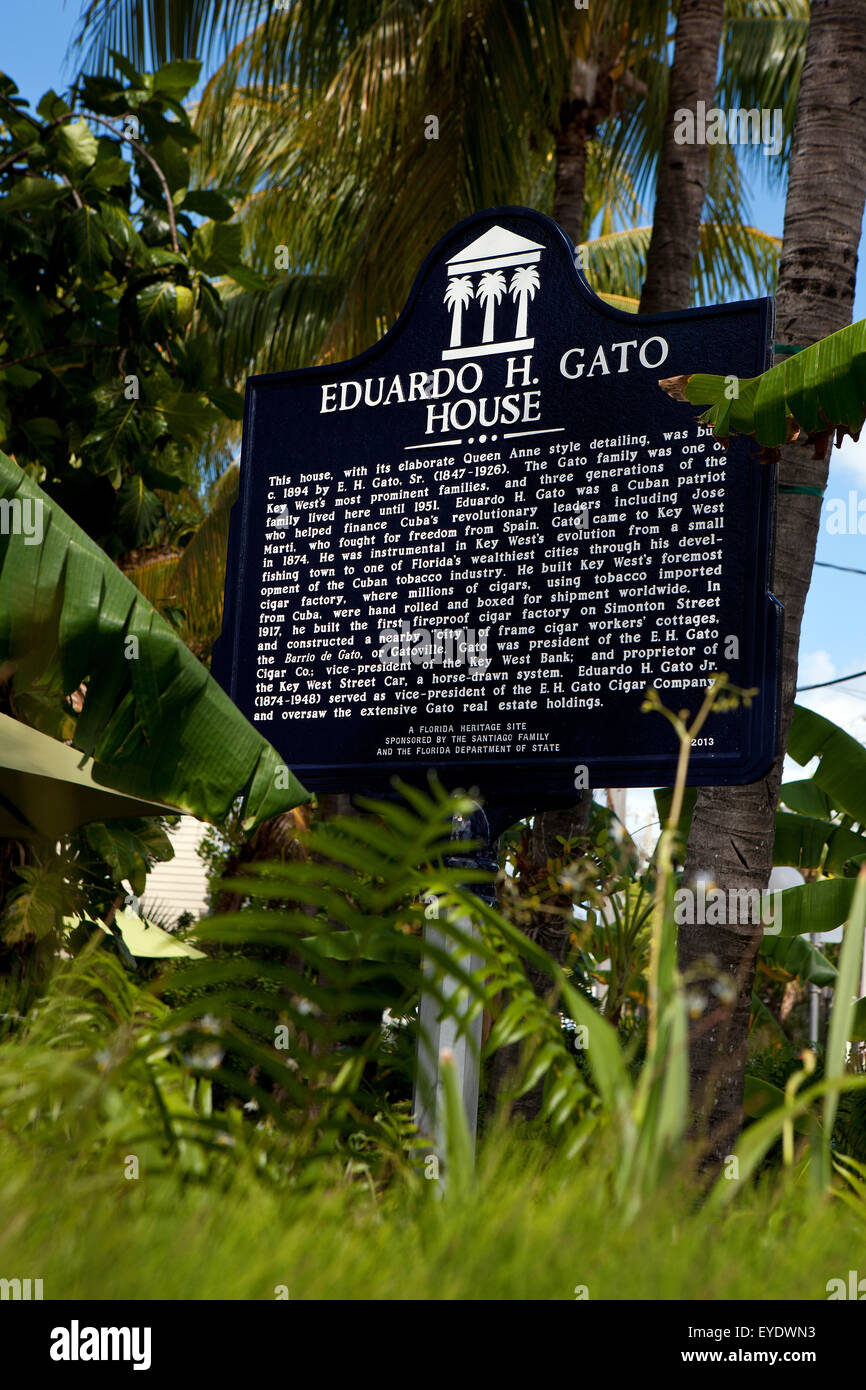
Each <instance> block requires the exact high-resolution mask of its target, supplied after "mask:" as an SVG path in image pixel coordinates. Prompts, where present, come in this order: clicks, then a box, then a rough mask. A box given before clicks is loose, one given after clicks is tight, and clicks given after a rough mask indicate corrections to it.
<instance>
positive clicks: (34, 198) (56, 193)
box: [0, 175, 69, 216]
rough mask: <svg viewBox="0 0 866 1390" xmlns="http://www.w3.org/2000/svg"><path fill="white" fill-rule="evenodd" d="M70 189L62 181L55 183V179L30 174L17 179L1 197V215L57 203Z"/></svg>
mask: <svg viewBox="0 0 866 1390" xmlns="http://www.w3.org/2000/svg"><path fill="white" fill-rule="evenodd" d="M68 191H69V190H68V189H67V188H66V187H65V186H64V185H63V184H62V183H55V181H54V180H53V179H41V178H32V177H30V176H29V175H28V177H26V178H23V179H16V180H15V183H14V184H13V186H12V188H11V189H10V191H9V192H8V193H4V195H3V197H2V198H0V216H5V214H6V213H9V212H19V211H21V209H24V210H25V211H29V209H30V208H34V207H42V206H44V205H45V204H47V203H56V202H57V199H58V198H62V197H63V195H64V194H65V193H67V192H68Z"/></svg>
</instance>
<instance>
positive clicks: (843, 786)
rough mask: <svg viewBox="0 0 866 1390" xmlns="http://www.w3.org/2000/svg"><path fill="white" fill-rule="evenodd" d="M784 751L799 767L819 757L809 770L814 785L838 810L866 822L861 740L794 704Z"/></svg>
mask: <svg viewBox="0 0 866 1390" xmlns="http://www.w3.org/2000/svg"><path fill="white" fill-rule="evenodd" d="M788 752H789V753H790V755H791V757H792V758H793V759H794V761H795V762H797V763H799V764H800V766H801V767H805V765H806V764H807V763H808V762H811V760H812V758H815V757H817V758H820V763H819V764H818V767H817V768H816V769H815V772H814V773H813V774H812V781H813V782H814V784H815V786H816V787H817V788H818V789H819V790H820V791H823V792H825V793H826V794H827V796H828V797H829V798H830V800H831V802H832V803H833V805H834V806H836V807H838V809H839V810H841V811H845V812H847V814H848V815H849V816H851V817H852V819H853V820H855V821H857V822H858V823H859V824H861V825H866V748H864V747H863V745H862V743H858V742H857V740H856V738H852V737H851V735H850V734H846V733H845V731H844V729H840V728H838V726H837V725H836V724H833V723H832V722H831V720H829V719H825V718H824V716H823V715H821V714H816V713H815V712H814V710H810V709H804V708H803V706H802V705H795V706H794V718H793V721H792V724H791V733H790V737H789V739H788Z"/></svg>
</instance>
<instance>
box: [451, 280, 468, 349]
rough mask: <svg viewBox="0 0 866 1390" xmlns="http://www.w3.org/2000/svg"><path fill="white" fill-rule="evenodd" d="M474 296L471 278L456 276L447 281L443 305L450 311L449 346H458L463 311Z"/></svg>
mask: <svg viewBox="0 0 866 1390" xmlns="http://www.w3.org/2000/svg"><path fill="white" fill-rule="evenodd" d="M473 294H474V290H473V288H472V278H471V276H469V275H456V276H454V277H453V278H452V279H451V280H449V281H448V287H447V289H446V290H445V303H446V304H447V305H448V308H449V309H450V310H451V316H452V317H451V346H452V347H459V346H460V333H461V321H462V318H463V310H464V309H465V308H466V306H467V304H468V303H469V301H470V299H471V298H472V296H473Z"/></svg>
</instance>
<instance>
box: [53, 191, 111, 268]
mask: <svg viewBox="0 0 866 1390" xmlns="http://www.w3.org/2000/svg"><path fill="white" fill-rule="evenodd" d="M64 242H65V245H66V249H67V251H68V253H69V257H70V260H71V261H72V262H73V264H74V266H75V269H76V270H77V271H78V273H79V274H80V275H81V277H82V279H84V280H96V279H98V278H99V275H100V273H101V272H102V271H103V270H104V269H105V267H106V266H107V265H108V263H109V261H110V259H111V256H110V253H109V250H108V242H107V241H106V238H105V232H104V231H103V228H102V223H101V221H100V218H99V214H98V213H96V212H94V210H93V208H90V207H87V205H86V204H85V206H84V207H80V208H76V209H75V211H74V212H73V213H71V214H70V216H69V217H67V218H66V222H65V226H64Z"/></svg>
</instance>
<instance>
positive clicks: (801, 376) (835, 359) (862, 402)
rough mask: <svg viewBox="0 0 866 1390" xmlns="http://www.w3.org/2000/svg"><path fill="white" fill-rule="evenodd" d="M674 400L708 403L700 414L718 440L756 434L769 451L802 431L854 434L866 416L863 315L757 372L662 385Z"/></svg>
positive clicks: (699, 377)
mask: <svg viewBox="0 0 866 1390" xmlns="http://www.w3.org/2000/svg"><path fill="white" fill-rule="evenodd" d="M660 385H661V386H662V389H663V390H664V391H666V392H667V393H668V395H670V396H673V397H674V399H675V400H685V401H690V402H691V404H692V405H703V406H708V407H709V409H708V410H706V412H705V413H704V414H703V415H702V416H701V419H702V420H703V421H704V422H705V423H706V424H709V425H712V427H713V432H714V434H715V435H716V437H717V438H718V439H727V438H728V436H729V435H730V434H731V433H732V432H735V433H737V434H748V435H754V437H755V438H756V439H757V441H758V443H759V444H761V445H762V446H763V447H764V449H765V450H776V449H779V448H780V447H781V446H782V445H783V444H784V443H785V442H786V440H788V439H792V438H796V437H797V435H798V434H806V435H808V436H809V437H810V438H811V437H819V436H823V435H826V434H827V432H828V431H829V430H832V429H836V430H838V431H839V432H840V433H847V434H850V435H852V436H853V438H854V439H856V438H857V436H858V435H859V433H860V430H861V429H862V428H863V422H864V420H866V320H860V322H858V323H852V324H849V325H848V327H847V328H842V329H840V330H839V332H838V333H832V334H831V335H830V336H829V337H828V338H822V339H821V340H820V341H819V342H817V343H813V344H812V346H811V347H807V348H804V349H803V351H802V352H797V353H794V354H793V355H792V356H790V357H788V358H786V360H785V361H784V362H780V363H779V365H778V366H776V367H771V368H770V370H769V371H766V372H763V373H762V374H761V375H760V376H756V377H748V378H742V379H740V380H738V381H737V383H736V395H732V387H731V378H730V377H726V376H713V375H709V374H707V373H703V372H695V373H692V374H691V375H685V376H678V377H672V378H670V379H668V380H666V381H663V382H661V383H660Z"/></svg>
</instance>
